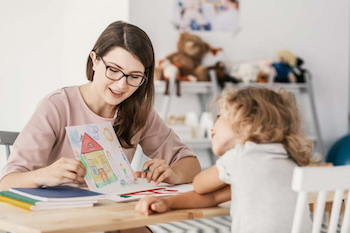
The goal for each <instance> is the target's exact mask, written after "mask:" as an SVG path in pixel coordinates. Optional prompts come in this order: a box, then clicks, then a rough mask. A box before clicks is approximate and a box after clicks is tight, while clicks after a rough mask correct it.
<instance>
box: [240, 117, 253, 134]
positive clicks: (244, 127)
mask: <svg viewBox="0 0 350 233" xmlns="http://www.w3.org/2000/svg"><path fill="white" fill-rule="evenodd" d="M251 128H252V124H251V123H250V122H249V121H243V122H241V125H240V129H239V134H240V135H241V136H243V138H248V137H249V135H250V130H251Z"/></svg>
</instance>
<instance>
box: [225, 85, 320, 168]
mask: <svg viewBox="0 0 350 233" xmlns="http://www.w3.org/2000/svg"><path fill="white" fill-rule="evenodd" d="M220 99H221V101H220V102H221V108H224V109H226V110H227V111H228V113H229V117H230V119H232V130H233V131H234V133H236V134H238V131H239V129H240V127H241V125H242V123H248V124H249V125H250V126H251V129H250V132H249V133H248V135H249V136H248V138H247V139H246V141H252V142H255V143H282V144H283V145H284V147H285V148H286V150H287V152H288V154H289V155H290V156H291V157H292V158H293V159H294V160H295V161H296V163H297V164H298V165H299V166H305V165H307V164H309V161H310V154H311V152H312V150H313V143H312V142H311V141H310V140H308V139H307V138H306V134H305V132H304V131H303V130H302V128H301V117H300V113H299V109H298V107H297V105H296V102H295V99H294V96H293V95H292V94H291V93H290V92H287V91H286V90H285V89H281V90H279V91H278V92H276V91H273V90H270V89H267V88H264V87H248V88H242V89H234V88H232V87H229V88H226V89H225V90H224V91H223V95H222V97H221V98H220Z"/></svg>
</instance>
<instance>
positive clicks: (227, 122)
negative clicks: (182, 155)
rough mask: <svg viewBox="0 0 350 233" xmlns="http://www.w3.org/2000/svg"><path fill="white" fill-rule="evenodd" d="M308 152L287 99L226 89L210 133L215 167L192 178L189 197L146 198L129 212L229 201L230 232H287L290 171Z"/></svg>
mask: <svg viewBox="0 0 350 233" xmlns="http://www.w3.org/2000/svg"><path fill="white" fill-rule="evenodd" d="M312 147H313V146H312V143H311V142H310V141H309V140H307V139H306V138H305V134H304V132H303V131H302V129H301V120H300V116H299V113H298V109H297V106H296V103H295V100H294V97H293V95H292V94H290V93H288V92H285V91H280V92H278V93H276V92H275V91H272V90H269V89H266V88H259V87H249V88H245V89H240V90H234V89H226V90H225V91H224V93H223V96H222V97H221V106H220V115H219V116H218V119H217V121H216V123H215V125H214V127H213V128H212V148H213V152H214V153H215V154H216V155H218V156H221V157H220V158H219V159H218V160H217V162H216V165H214V166H212V167H211V168H209V169H207V170H205V171H203V172H201V173H200V174H199V175H197V176H196V177H195V179H194V182H193V186H194V192H188V193H185V194H183V195H179V196H172V197H167V198H156V197H152V196H147V197H144V198H143V199H141V200H140V201H139V202H138V204H137V205H136V207H135V208H136V210H137V211H139V212H141V213H144V214H146V215H148V214H150V213H152V212H164V211H166V210H167V209H168V208H171V209H179V208H199V207H209V206H216V205H217V204H219V203H222V202H225V201H228V200H230V199H231V200H232V202H231V216H232V232H235V233H236V232H239V233H242V232H244V233H245V232H247V233H248V232H249V233H255V232H259V233H265V232H266V233H274V232H278V233H284V232H285V233H287V232H290V231H291V226H292V222H293V215H294V209H295V205H296V198H297V193H295V192H293V191H292V189H291V182H292V174H293V169H294V167H296V166H304V165H307V164H308V163H309V156H310V153H311V151H312ZM305 211H308V206H307V205H306V206H305ZM303 227H304V228H303V231H302V232H310V229H311V220H310V218H309V217H308V216H307V215H305V221H304V223H303Z"/></svg>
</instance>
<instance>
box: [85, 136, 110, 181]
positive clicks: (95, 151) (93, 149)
mask: <svg viewBox="0 0 350 233" xmlns="http://www.w3.org/2000/svg"><path fill="white" fill-rule="evenodd" d="M81 154H82V155H83V156H84V158H85V160H86V162H87V165H88V166H89V169H90V171H91V174H92V177H93V179H94V181H95V183H96V185H97V186H101V185H103V184H106V183H109V182H113V181H114V180H115V179H116V176H115V174H114V172H113V170H112V169H111V166H110V164H109V162H108V160H107V158H106V155H105V153H104V151H103V148H102V147H101V146H100V145H99V144H98V143H97V142H96V141H95V140H94V139H92V138H91V137H90V136H89V135H88V134H87V133H84V137H83V143H82V148H81Z"/></svg>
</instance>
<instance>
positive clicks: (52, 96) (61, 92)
mask: <svg viewBox="0 0 350 233" xmlns="http://www.w3.org/2000/svg"><path fill="white" fill-rule="evenodd" d="M79 92H80V91H79V87H78V86H70V87H61V88H59V89H56V90H55V91H53V92H51V93H49V94H48V95H46V96H45V97H44V99H49V100H51V101H53V102H55V101H58V100H67V99H72V98H76V97H77V96H78V94H79Z"/></svg>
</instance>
